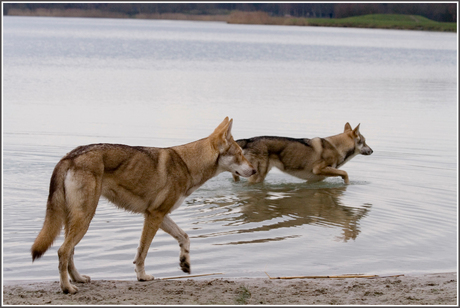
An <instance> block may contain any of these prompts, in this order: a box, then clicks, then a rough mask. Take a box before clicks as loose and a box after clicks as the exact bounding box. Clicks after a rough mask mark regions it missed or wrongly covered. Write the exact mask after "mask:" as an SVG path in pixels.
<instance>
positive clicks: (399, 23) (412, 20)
mask: <svg viewBox="0 0 460 308" xmlns="http://www.w3.org/2000/svg"><path fill="white" fill-rule="evenodd" d="M7 16H47V17H91V18H132V19H169V20H194V21H221V22H226V23H230V24H258V25H285V26H319V27H350V28H376V29H402V30H422V31H442V32H457V23H455V22H436V21H433V20H430V19H427V18H425V17H422V16H418V15H398V14H372V15H363V16H355V17H348V18H302V17H292V16H283V17H275V16H270V15H268V14H267V13H265V12H240V11H234V12H231V13H229V14H226V15H199V14H182V13H164V14H158V13H156V14H143V13H139V14H135V15H128V14H123V13H120V12H110V11H101V10H81V9H65V10H62V9H42V8H40V9H36V10H26V9H9V10H8V15H7Z"/></svg>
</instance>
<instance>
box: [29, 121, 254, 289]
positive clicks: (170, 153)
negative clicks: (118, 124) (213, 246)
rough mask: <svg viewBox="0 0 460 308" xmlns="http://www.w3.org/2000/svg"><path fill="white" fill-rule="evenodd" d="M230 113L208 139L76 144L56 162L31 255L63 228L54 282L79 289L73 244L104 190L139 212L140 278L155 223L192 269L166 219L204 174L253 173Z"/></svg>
mask: <svg viewBox="0 0 460 308" xmlns="http://www.w3.org/2000/svg"><path fill="white" fill-rule="evenodd" d="M232 122H233V120H229V119H228V117H227V118H225V120H224V121H223V122H222V123H221V124H220V125H219V126H218V127H217V128H216V129H215V131H214V132H213V133H212V134H211V135H210V136H209V137H207V138H204V139H200V140H198V141H195V142H191V143H188V144H185V145H180V146H175V147H170V148H154V147H132V146H127V145H120V144H92V145H87V146H81V147H78V148H76V149H74V150H73V151H71V152H70V153H68V154H67V155H66V156H64V157H63V158H62V159H61V160H60V161H59V162H58V164H57V165H56V167H55V168H54V172H53V175H52V177H51V183H50V191H49V196H48V203H47V208H46V217H45V222H44V224H43V228H42V230H41V231H40V233H39V234H38V236H37V238H36V240H35V242H34V244H33V245H32V249H31V253H32V260H35V259H36V258H39V257H41V256H42V255H43V254H44V253H45V251H46V250H47V249H48V248H49V247H50V246H51V245H52V243H53V241H54V239H55V238H56V237H57V236H58V235H59V233H60V231H61V228H62V226H63V225H64V227H65V239H64V243H63V244H62V246H61V247H60V248H59V250H58V255H59V274H60V285H61V288H62V291H64V293H76V292H77V291H78V289H77V288H76V287H75V286H74V285H72V284H71V283H70V282H69V276H68V275H69V274H70V277H71V278H72V281H74V282H89V281H90V278H89V277H88V276H84V275H80V274H79V273H78V271H77V269H76V268H75V265H74V260H73V254H74V247H75V246H76V245H77V244H78V242H80V240H81V239H82V238H83V236H84V235H85V233H86V231H87V230H88V227H89V224H90V222H91V219H92V218H93V216H94V213H95V212H96V207H97V204H98V201H99V197H100V196H101V195H102V196H104V197H106V198H107V199H108V200H110V201H111V202H112V203H113V204H115V205H116V206H117V207H119V208H122V209H125V210H128V211H131V212H134V213H140V214H143V215H144V219H145V220H144V228H143V230H142V236H141V239H140V243H139V248H138V250H137V254H136V257H135V259H134V264H135V271H136V274H137V279H138V280H152V279H153V278H154V277H153V276H152V275H147V274H146V273H145V270H144V260H145V257H146V256H147V252H148V249H149V247H150V243H151V242H152V240H153V237H154V236H155V234H156V232H157V230H158V228H161V229H162V230H164V231H165V232H167V233H169V234H170V235H172V236H173V237H174V238H175V239H176V240H177V241H178V242H179V246H180V249H181V252H180V264H181V268H182V270H183V271H184V272H189V273H190V256H189V249H190V241H189V239H188V236H187V234H186V233H185V232H184V231H183V230H182V229H180V228H179V227H178V226H177V225H176V224H175V223H174V221H172V219H171V218H170V217H169V215H168V214H169V213H170V212H172V211H173V210H174V209H176V208H178V207H179V206H180V205H181V204H182V202H183V201H184V199H185V198H186V197H187V196H189V195H190V194H191V193H192V192H193V191H195V190H196V189H197V188H198V187H200V186H201V185H202V184H204V183H205V182H206V181H207V180H209V179H210V178H212V177H214V176H216V175H217V174H219V173H220V172H223V171H229V172H231V173H232V174H234V175H236V176H243V177H249V176H251V175H253V174H254V173H255V172H256V171H255V169H254V168H253V167H252V166H251V164H250V163H249V162H248V161H247V160H246V158H245V157H244V156H243V153H242V151H241V148H240V147H239V146H238V144H237V143H236V142H235V141H234V140H233V137H232V135H231V128H232Z"/></svg>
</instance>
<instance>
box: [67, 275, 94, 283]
mask: <svg viewBox="0 0 460 308" xmlns="http://www.w3.org/2000/svg"><path fill="white" fill-rule="evenodd" d="M72 281H73V282H78V283H87V282H91V277H89V276H86V275H79V276H78V278H77V277H74V278H73V279H72Z"/></svg>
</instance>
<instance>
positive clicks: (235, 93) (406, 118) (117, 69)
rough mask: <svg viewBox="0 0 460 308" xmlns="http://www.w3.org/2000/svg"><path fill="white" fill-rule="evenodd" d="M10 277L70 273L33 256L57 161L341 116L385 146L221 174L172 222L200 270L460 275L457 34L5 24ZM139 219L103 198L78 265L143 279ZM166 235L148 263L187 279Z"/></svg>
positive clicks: (310, 129)
mask: <svg viewBox="0 0 460 308" xmlns="http://www.w3.org/2000/svg"><path fill="white" fill-rule="evenodd" d="M3 39H4V40H3V56H4V57H3V91H2V94H3V100H2V102H3V103H2V107H3V112H2V118H3V119H2V120H3V121H2V123H3V168H2V171H3V202H2V204H3V207H2V209H3V215H2V220H3V230H2V231H3V255H2V256H3V271H2V273H3V278H4V279H5V280H6V281H8V280H57V279H58V270H57V262H58V261H57V249H58V248H59V246H60V244H61V243H62V240H63V236H62V235H61V236H60V237H59V238H58V239H57V240H56V242H55V244H54V246H53V247H52V248H51V249H50V250H48V252H47V253H46V254H45V255H44V256H43V257H42V258H41V259H40V260H38V261H36V262H35V263H33V264H32V262H31V256H30V252H29V250H30V246H31V244H32V242H33V241H34V239H35V237H36V235H37V233H38V232H39V230H40V229H41V227H42V224H43V219H44V215H45V207H46V199H47V196H48V187H49V179H50V176H51V173H52V171H53V168H54V166H55V164H56V163H57V162H58V161H59V159H60V158H61V157H62V156H63V155H65V154H66V153H67V152H69V151H70V150H72V149H73V148H75V147H76V146H78V145H83V144H90V143H99V142H109V143H124V144H129V145H145V146H158V147H167V146H173V145H178V144H183V143H187V142H190V141H194V140H197V139H200V138H203V137H206V136H208V135H209V134H210V133H211V132H212V131H213V129H214V128H215V127H216V126H217V125H218V124H219V123H220V122H221V121H222V120H223V119H224V118H225V117H226V116H229V117H231V118H233V119H234V125H233V135H234V137H235V139H239V138H249V137H253V136H258V135H278V136H289V137H294V138H301V137H308V138H312V137H315V136H320V137H326V136H330V135H335V134H338V133H340V132H342V131H343V127H344V125H345V123H346V122H350V124H351V125H352V126H353V127H355V126H356V125H357V124H358V123H361V132H362V133H363V135H364V136H365V137H366V139H367V143H368V144H369V145H370V146H371V147H372V148H373V150H374V154H372V155H371V156H358V157H356V158H354V159H353V160H352V161H351V162H349V163H347V164H346V165H345V166H344V167H342V169H344V170H346V171H347V172H348V173H349V176H350V180H351V185H348V186H346V185H344V184H343V182H342V180H341V179H337V178H331V179H327V180H326V181H323V182H321V183H317V184H314V185H307V184H306V183H304V182H303V181H301V180H299V179H296V178H293V177H291V176H288V175H285V174H282V173H281V172H279V171H276V170H275V171H272V173H270V174H269V176H268V177H267V180H266V182H265V183H264V184H259V185H253V186H249V185H247V183H246V181H245V180H242V181H241V182H239V183H234V182H233V180H232V177H231V175H230V174H229V173H223V174H220V175H219V176H217V177H216V178H213V179H211V180H210V181H208V182H207V183H206V184H205V185H203V186H202V187H201V188H200V189H198V190H197V191H196V192H195V193H193V194H192V195H191V196H190V197H189V198H187V199H186V200H185V202H184V204H183V205H182V206H181V207H180V208H179V209H178V210H176V211H175V212H173V213H172V215H171V217H172V218H173V220H174V221H176V223H177V224H178V225H179V226H180V227H181V228H182V229H183V230H184V231H186V232H187V233H188V234H189V236H190V238H191V260H192V273H194V274H201V273H213V272H223V273H224V275H221V276H224V277H266V276H265V273H264V271H266V272H268V273H269V274H270V275H271V276H293V275H334V274H347V273H348V274H349V273H366V274H410V273H428V272H445V271H456V270H457V241H458V236H457V231H458V229H457V213H458V210H457V204H458V203H457V201H458V200H457V194H458V191H457V185H458V183H457V168H458V164H457V111H458V105H457V82H458V80H457V66H458V63H457V36H456V34H451V33H437V32H419V31H400V30H399V31H393V30H375V29H374V30H370V29H340V28H320V27H318V28H316V27H311V28H310V27H282V26H258V25H228V24H225V23H214V22H186V21H158V20H115V19H84V18H44V17H41V18H36V17H10V16H7V17H5V18H4V20H3ZM142 221H143V218H142V216H140V215H135V214H130V213H127V212H124V211H121V210H119V209H116V208H115V207H114V206H113V205H111V204H109V203H108V202H106V201H104V200H101V202H100V204H99V207H98V210H97V213H96V216H95V218H94V219H93V222H92V224H91V226H90V229H89V230H88V232H87V234H86V236H85V237H84V238H83V240H82V241H81V242H80V244H79V245H78V246H77V249H76V255H75V259H76V264H77V267H78V268H79V270H80V271H81V273H83V274H88V275H90V276H91V277H92V279H130V280H134V279H135V273H134V267H133V264H132V260H133V258H134V255H135V252H136V248H137V245H138V241H139V237H140V233H141V229H142ZM178 256H179V247H178V245H177V243H176V241H175V240H174V239H173V238H172V237H170V236H169V235H167V234H165V233H164V232H162V231H159V232H158V234H157V236H156V237H155V239H154V240H153V243H152V245H151V248H150V252H149V255H148V257H147V259H146V270H147V272H148V273H150V274H153V275H155V276H157V277H165V276H177V275H182V272H181V271H180V268H179V265H178V261H179V260H178Z"/></svg>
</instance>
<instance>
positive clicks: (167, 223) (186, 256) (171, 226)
mask: <svg viewBox="0 0 460 308" xmlns="http://www.w3.org/2000/svg"><path fill="white" fill-rule="evenodd" d="M160 228H161V229H162V230H163V231H164V232H166V233H168V234H169V235H171V236H172V237H174V238H175V239H176V240H177V242H178V243H179V247H180V256H179V260H180V267H181V269H182V271H184V272H186V273H190V272H191V271H190V240H189V238H188V235H187V233H185V232H184V230H182V229H181V228H179V226H178V225H176V223H175V222H174V221H173V220H172V219H171V217H169V215H166V216H165V218H164V219H163V222H162V223H161V226H160Z"/></svg>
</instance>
